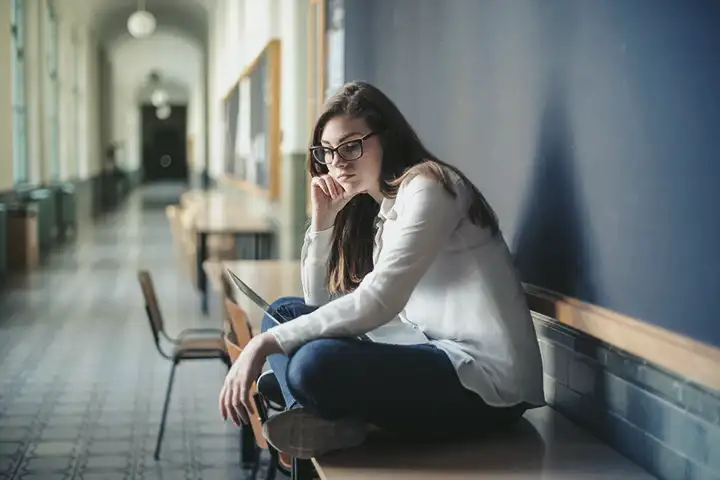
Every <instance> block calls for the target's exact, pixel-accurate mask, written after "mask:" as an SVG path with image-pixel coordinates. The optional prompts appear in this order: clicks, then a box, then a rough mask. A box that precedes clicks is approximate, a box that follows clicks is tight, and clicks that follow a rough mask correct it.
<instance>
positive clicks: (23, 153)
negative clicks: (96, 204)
mask: <svg viewBox="0 0 720 480" xmlns="http://www.w3.org/2000/svg"><path fill="white" fill-rule="evenodd" d="M12 49H13V55H12V65H11V68H12V106H13V182H14V183H15V184H16V185H17V184H21V183H26V182H27V181H28V158H27V105H26V100H25V3H24V0H12Z"/></svg>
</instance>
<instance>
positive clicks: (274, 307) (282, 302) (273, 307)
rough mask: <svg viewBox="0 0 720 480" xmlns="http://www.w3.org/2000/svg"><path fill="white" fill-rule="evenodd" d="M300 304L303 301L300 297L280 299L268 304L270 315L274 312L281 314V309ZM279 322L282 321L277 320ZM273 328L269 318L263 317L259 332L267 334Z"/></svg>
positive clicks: (273, 324) (273, 323)
mask: <svg viewBox="0 0 720 480" xmlns="http://www.w3.org/2000/svg"><path fill="white" fill-rule="evenodd" d="M302 303H304V301H303V299H302V298H300V297H280V298H278V299H277V300H275V301H274V302H272V303H271V304H270V313H271V314H274V313H275V312H278V311H280V312H282V311H283V309H285V308H287V307H288V306H290V305H297V304H302ZM281 316H282V315H281ZM276 318H277V316H276ZM279 320H282V319H279ZM274 326H275V322H273V321H272V320H271V319H270V318H268V316H267V315H264V316H263V319H262V326H261V328H260V330H261V331H262V332H267V331H268V330H270V329H271V328H272V327H274Z"/></svg>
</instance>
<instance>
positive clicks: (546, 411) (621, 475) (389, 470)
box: [313, 407, 653, 480]
mask: <svg viewBox="0 0 720 480" xmlns="http://www.w3.org/2000/svg"><path fill="white" fill-rule="evenodd" d="M428 428H432V427H431V426H429V427H428ZM313 464H314V465H315V468H316V470H317V472H318V474H319V475H320V478H321V479H323V480H361V479H362V480H365V479H369V478H370V479H373V480H410V479H413V480H425V479H427V480H431V479H432V480H436V479H443V480H445V479H448V480H465V479H467V480H470V479H473V480H475V479H479V478H482V479H488V480H490V479H498V480H499V479H503V480H504V479H510V478H512V479H537V478H543V479H548V480H550V479H553V480H554V479H567V480H570V479H580V478H588V479H590V478H592V479H608V480H611V479H612V480H615V479H623V480H626V479H633V480H636V479H637V480H640V479H643V480H644V479H651V478H653V477H652V476H651V475H649V474H648V473H647V472H645V471H644V470H642V469H641V468H640V467H638V466H637V465H635V464H633V463H632V462H630V461H629V460H627V459H625V458H624V457H622V456H621V455H620V454H619V453H617V452H616V451H614V450H612V449H611V448H610V447H608V446H607V445H605V444H604V443H602V442H601V441H600V440H598V439H597V438H595V437H593V436H591V435H590V434H588V433H586V432H585V431H583V430H581V429H580V428H578V427H577V426H575V425H574V424H573V423H572V422H570V421H569V420H567V419H566V418H565V417H563V416H562V415H560V414H558V413H557V412H555V411H554V410H553V409H551V408H550V407H543V408H539V409H534V410H530V411H528V412H527V413H526V414H525V416H524V417H523V419H522V420H521V422H520V423H519V424H518V425H517V427H516V428H515V429H514V430H513V431H512V432H508V433H507V434H505V435H503V436H500V437H493V438H489V439H486V440H478V441H474V442H462V443H454V444H453V443H445V444H433V443H426V444H423V443H419V442H418V443H415V442H412V441H403V443H398V442H397V441H394V440H391V439H389V438H383V437H381V436H378V437H375V438H370V439H369V440H368V441H367V442H366V444H365V445H363V446H361V447H359V448H355V449H350V450H345V451H340V452H336V453H333V454H329V455H327V456H324V457H321V458H316V459H314V460H313Z"/></svg>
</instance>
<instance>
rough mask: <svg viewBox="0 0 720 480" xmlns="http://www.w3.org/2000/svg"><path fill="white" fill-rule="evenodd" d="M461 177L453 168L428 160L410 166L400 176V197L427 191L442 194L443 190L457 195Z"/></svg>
mask: <svg viewBox="0 0 720 480" xmlns="http://www.w3.org/2000/svg"><path fill="white" fill-rule="evenodd" d="M461 181H462V179H461V177H460V176H459V175H458V174H457V173H455V172H454V171H453V170H452V169H451V168H449V167H447V166H445V165H442V164H440V163H437V162H434V161H426V162H423V163H420V164H418V165H415V166H413V167H411V168H409V169H408V170H407V171H405V173H404V174H403V175H402V177H400V182H399V184H398V197H400V196H404V195H407V194H412V193H417V192H419V191H426V192H427V193H428V194H431V195H432V194H441V193H442V191H443V190H444V191H446V192H447V193H450V194H451V195H452V196H456V195H457V193H458V187H459V186H460V184H461Z"/></svg>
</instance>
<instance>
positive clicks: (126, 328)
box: [0, 191, 244, 480]
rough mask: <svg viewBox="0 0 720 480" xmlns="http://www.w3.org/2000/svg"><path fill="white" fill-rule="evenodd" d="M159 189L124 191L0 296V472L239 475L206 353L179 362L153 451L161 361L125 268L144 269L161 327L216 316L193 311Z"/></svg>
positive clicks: (217, 368) (194, 300) (214, 369)
mask: <svg viewBox="0 0 720 480" xmlns="http://www.w3.org/2000/svg"><path fill="white" fill-rule="evenodd" d="M143 195H145V196H146V197H152V199H153V200H152V201H151V202H147V203H144V202H143ZM157 198H158V195H157V192H153V191H146V192H136V193H135V194H134V195H133V196H132V197H131V198H130V199H129V200H128V201H127V202H126V203H125V205H124V206H123V207H122V208H121V209H120V210H119V211H118V212H116V213H114V214H112V215H111V216H109V217H107V218H105V219H103V220H101V221H99V222H98V223H96V224H95V225H92V226H88V227H87V228H86V229H84V230H83V231H81V232H80V234H79V235H78V238H77V241H76V242H74V243H73V244H70V245H69V246H66V247H63V248H62V249H61V250H59V251H57V252H55V253H53V254H51V255H50V257H49V258H48V260H47V265H46V266H44V267H43V268H41V269H39V270H37V271H35V272H33V273H32V274H29V275H21V276H15V277H13V278H11V279H10V281H9V282H8V283H9V285H6V287H5V288H4V289H3V292H2V293H1V294H0V479H43V480H54V479H83V480H90V479H104V480H113V479H134V478H137V479H152V478H166V479H215V478H220V479H225V478H228V479H229V478H234V479H239V478H244V477H243V472H242V471H241V469H240V467H239V435H238V432H237V429H236V428H234V427H233V426H231V425H226V424H225V423H224V422H223V421H222V420H221V418H220V416H219V414H218V410H217V395H218V392H219V388H220V385H221V381H222V379H223V377H224V375H225V367H224V366H223V365H222V364H221V363H220V362H217V361H214V362H190V363H187V364H181V365H180V367H179V369H178V373H177V376H176V385H175V387H176V389H175V392H174V395H173V397H172V401H171V409H170V413H169V416H168V424H167V430H166V435H165V441H164V444H163V452H162V454H161V459H160V461H159V462H156V461H155V460H153V458H152V452H153V449H154V446H155V440H156V438H157V429H158V424H159V419H160V413H161V409H162V401H163V398H164V393H165V388H166V385H167V379H168V373H169V369H170V364H169V363H168V362H167V361H166V360H164V359H163V358H161V357H160V355H159V354H158V353H157V351H156V350H155V347H154V345H153V342H152V338H151V334H150V329H149V326H148V323H147V319H146V317H145V314H144V309H143V303H142V299H141V295H140V289H139V286H138V284H137V280H136V271H137V269H138V268H147V269H149V270H150V271H151V273H152V274H153V277H154V280H155V283H156V288H157V290H158V296H159V300H160V304H161V307H162V308H163V311H164V313H165V320H166V323H167V324H168V330H169V331H170V332H171V333H172V332H178V331H179V330H181V329H183V328H187V327H189V326H197V325H200V326H205V327H209V326H213V327H217V326H219V325H218V322H219V318H220V317H219V314H218V312H211V315H210V316H209V317H207V318H203V317H201V315H200V314H199V308H198V297H197V295H196V294H195V293H194V291H193V289H192V287H191V284H190V281H189V279H188V277H187V276H186V274H185V272H183V271H181V269H180V267H179V263H178V261H177V259H176V256H175V255H176V254H175V252H174V251H173V247H172V240H171V236H170V229H169V227H168V223H167V221H166V220H165V216H164V211H163V209H162V208H159V207H160V204H161V203H162V202H158V201H157Z"/></svg>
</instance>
